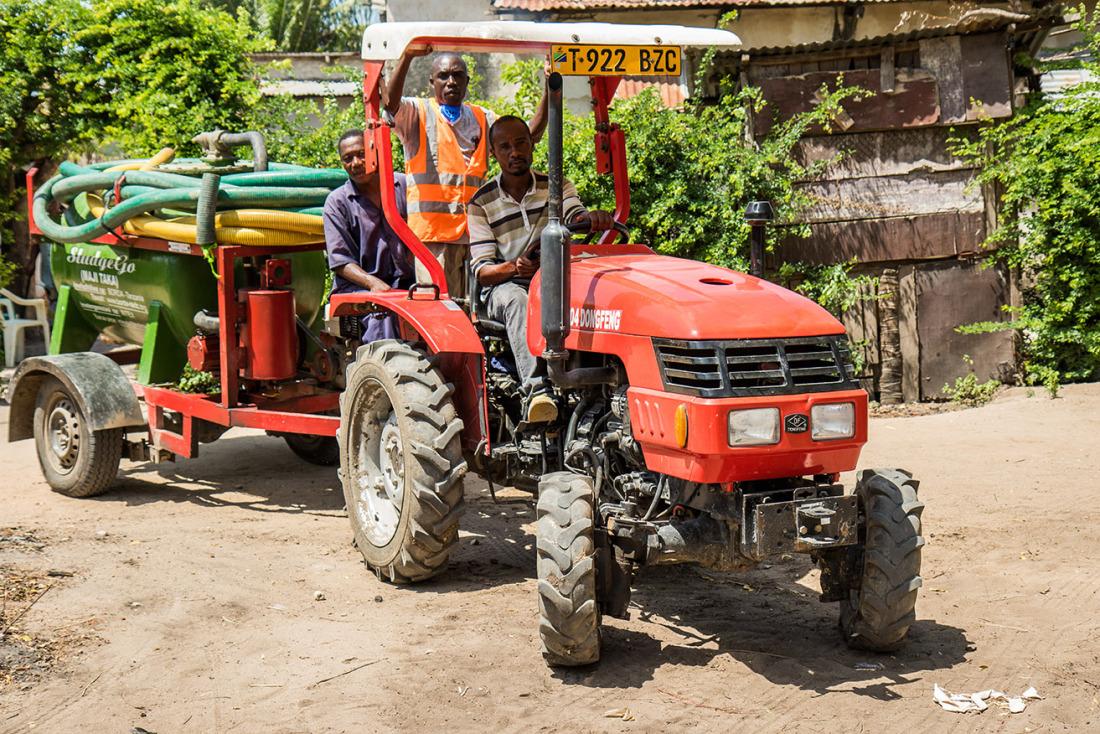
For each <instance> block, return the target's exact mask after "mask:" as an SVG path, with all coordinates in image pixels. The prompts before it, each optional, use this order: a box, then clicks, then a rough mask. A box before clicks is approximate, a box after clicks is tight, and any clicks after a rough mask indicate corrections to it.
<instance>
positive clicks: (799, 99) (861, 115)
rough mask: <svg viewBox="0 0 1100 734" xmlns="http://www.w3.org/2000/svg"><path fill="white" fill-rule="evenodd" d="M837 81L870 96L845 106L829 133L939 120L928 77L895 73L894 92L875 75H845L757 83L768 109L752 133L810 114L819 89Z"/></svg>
mask: <svg viewBox="0 0 1100 734" xmlns="http://www.w3.org/2000/svg"><path fill="white" fill-rule="evenodd" d="M841 79H843V82H844V85H845V86H853V87H861V88H863V89H866V90H868V91H869V92H872V93H873V94H871V95H870V96H868V97H866V98H864V99H861V100H856V99H849V100H846V101H845V102H844V104H843V110H842V114H841V115H839V116H838V118H837V122H836V123H835V124H834V125H832V126H831V127H830V130H831V131H832V132H854V131H857V130H883V129H893V128H899V127H916V126H921V125H933V124H935V123H936V122H937V121H938V120H939V118H940V111H939V105H938V104H937V100H938V93H937V91H936V78H935V77H934V76H933V75H932V74H930V73H928V72H926V71H923V70H914V69H897V70H896V71H895V74H894V91H893V92H883V91H882V90H881V88H880V87H881V84H882V79H881V76H880V74H879V70H878V69H864V70H860V71H848V72H844V74H843V75H841V74H840V73H838V72H827V71H821V72H813V73H808V74H799V75H798V76H781V77H768V78H758V79H756V84H757V85H758V86H759V87H760V91H761V93H762V94H763V96H764V99H765V100H767V102H768V104H767V106H765V107H764V109H763V110H762V111H761V113H760V114H759V115H758V116H757V118H756V128H755V130H754V131H753V132H754V133H755V134H756V135H757V136H761V135H766V134H767V133H768V132H769V131H770V130H771V128H772V126H773V125H774V123H775V121H776V120H786V119H787V118H789V117H791V116H793V115H795V114H798V113H800V112H806V111H808V110H810V109H812V108H813V107H814V106H815V105H816V104H818V100H819V97H820V90H821V87H822V86H826V87H828V88H829V89H836V88H837V86H838V84H839V83H840V81H841ZM960 93H961V92H960ZM818 132H825V131H823V130H819V131H818Z"/></svg>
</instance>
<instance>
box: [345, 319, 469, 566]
mask: <svg viewBox="0 0 1100 734" xmlns="http://www.w3.org/2000/svg"><path fill="white" fill-rule="evenodd" d="M453 390H454V387H453V386H452V385H450V384H449V383H444V382H443V380H442V378H441V377H440V373H439V371H438V369H437V361H436V360H435V359H434V358H430V357H429V356H428V355H427V354H425V353H424V352H423V351H421V350H420V349H417V348H415V347H413V346H410V345H408V344H404V343H402V342H397V341H394V340H390V339H386V340H382V341H376V342H371V343H370V344H365V345H363V346H362V347H360V348H359V351H358V352H357V353H356V359H355V362H354V363H353V364H352V365H350V366H349V367H348V373H347V389H346V390H345V391H344V393H343V394H342V395H341V397H340V432H339V442H340V470H341V482H342V484H343V487H344V499H345V500H346V501H347V508H348V517H349V518H350V519H351V526H352V530H353V532H354V538H355V545H356V546H357V547H358V548H359V551H360V552H361V553H362V554H363V559H364V560H365V561H366V563H367V565H368V566H370V567H371V568H373V569H374V570H375V573H377V574H378V577H379V578H380V579H383V580H389V581H392V582H395V583H408V582H412V581H422V580H424V579H427V578H431V577H432V576H436V575H437V574H439V573H442V572H443V570H444V569H445V568H446V566H447V558H448V556H450V554H451V551H453V550H454V548H455V546H456V545H457V544H458V520H459V517H460V516H461V515H462V513H463V511H464V510H465V507H466V505H465V500H464V499H463V479H462V478H463V476H464V475H465V474H466V462H465V461H463V460H462V448H461V441H460V434H461V433H462V421H461V420H460V419H459V418H458V416H457V414H456V412H455V408H454V404H453V403H452V402H451V393H452V392H453Z"/></svg>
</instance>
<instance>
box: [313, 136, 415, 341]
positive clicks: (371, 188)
mask: <svg viewBox="0 0 1100 734" xmlns="http://www.w3.org/2000/svg"><path fill="white" fill-rule="evenodd" d="M338 146H339V151H340V163H341V164H343V166H344V170H345V171H347V172H348V182H347V183H346V184H344V185H343V186H341V187H340V188H338V189H335V190H333V192H332V193H331V194H329V195H328V198H327V199H326V200H325V210H324V223H325V248H326V249H327V250H328V265H329V267H330V268H331V269H332V272H333V275H334V278H333V286H332V292H333V293H351V292H354V291H388V290H393V289H398V288H399V289H403V290H406V289H408V288H410V287H411V286H412V284H413V283H414V282H416V276H415V273H414V270H413V263H412V260H411V258H410V257H409V251H408V248H406V247H405V243H403V242H402V241H401V238H400V237H398V236H397V233H396V232H394V231H393V228H392V227H390V226H389V224H387V223H386V221H385V220H384V219H383V217H382V189H381V180H382V179H381V176H379V175H378V171H373V172H371V173H367V172H366V170H367V167H366V151H365V148H364V146H363V131H362V130H348V131H347V132H345V133H344V134H343V135H341V136H340V142H339V143H338ZM393 179H394V181H393V184H394V198H395V199H396V200H397V210H398V211H399V212H400V213H401V216H402V217H405V216H406V208H405V176H404V174H400V173H395V174H394V175H393ZM362 324H363V335H362V338H363V343H364V344H366V343H367V342H371V341H375V340H377V339H397V338H400V331H399V330H398V324H397V318H396V317H395V316H394V315H393V314H387V313H377V314H370V315H367V316H365V317H363V320H362Z"/></svg>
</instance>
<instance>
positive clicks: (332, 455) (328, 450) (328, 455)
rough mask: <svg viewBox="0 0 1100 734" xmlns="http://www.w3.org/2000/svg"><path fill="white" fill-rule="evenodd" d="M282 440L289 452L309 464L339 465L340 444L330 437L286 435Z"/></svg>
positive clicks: (298, 434) (299, 434)
mask: <svg viewBox="0 0 1100 734" xmlns="http://www.w3.org/2000/svg"><path fill="white" fill-rule="evenodd" d="M283 440H284V441H286V445H287V446H289V447H290V450H291V451H293V452H294V453H295V454H297V455H298V457H299V458H301V459H303V460H305V461H308V462H309V463H310V464H316V465H317V466H336V465H337V464H339V463H340V444H339V442H337V440H336V439H335V438H333V437H332V436H306V435H304V434H301V433H286V434H283Z"/></svg>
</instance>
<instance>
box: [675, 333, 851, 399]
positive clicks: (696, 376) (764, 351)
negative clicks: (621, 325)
mask: <svg viewBox="0 0 1100 734" xmlns="http://www.w3.org/2000/svg"><path fill="white" fill-rule="evenodd" d="M653 346H654V349H655V350H656V352H657V363H658V364H659V365H660V367H661V379H662V380H663V381H664V385H665V389H666V390H668V391H670V392H674V393H680V394H684V395H698V396H700V397H705V398H721V397H749V396H756V395H785V394H794V393H802V392H825V391H830V390H849V389H855V388H858V387H859V383H858V381H857V380H856V379H855V376H854V375H855V366H854V365H853V364H852V359H851V353H850V350H849V347H848V342H847V341H846V340H845V338H844V336H843V335H831V336H814V337H792V338H788V339H737V340H730V341H680V340H676V339H654V340H653Z"/></svg>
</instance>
